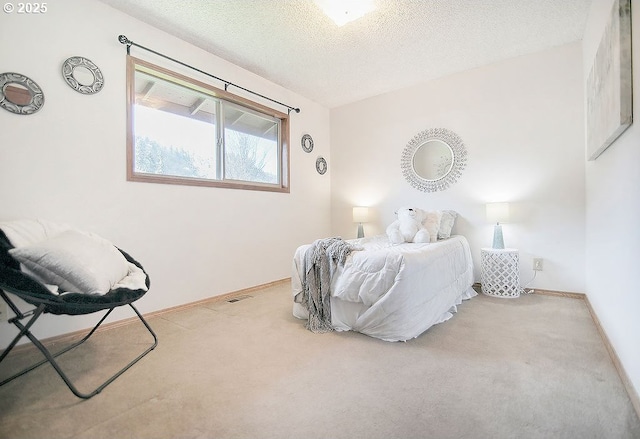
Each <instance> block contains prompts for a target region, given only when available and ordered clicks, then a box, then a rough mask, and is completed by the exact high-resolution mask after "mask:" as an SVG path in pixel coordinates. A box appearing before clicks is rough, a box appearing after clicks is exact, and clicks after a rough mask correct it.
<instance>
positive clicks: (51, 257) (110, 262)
mask: <svg viewBox="0 0 640 439" xmlns="http://www.w3.org/2000/svg"><path fill="white" fill-rule="evenodd" d="M149 285H150V281H149V276H148V275H147V273H146V272H145V271H144V268H143V267H142V265H141V264H140V263H139V262H137V261H136V260H135V259H134V258H132V257H131V256H130V255H129V254H127V253H126V252H125V251H123V250H121V249H119V248H117V247H115V246H113V244H111V243H110V242H109V241H107V240H105V239H103V238H100V237H99V236H97V235H94V234H90V233H85V232H80V231H77V230H75V229H73V228H71V227H69V226H66V225H58V224H54V223H50V222H45V221H42V220H22V221H12V222H6V223H0V297H1V298H2V299H3V300H4V301H5V302H6V303H7V305H8V306H9V308H10V309H11V310H12V311H13V313H14V314H15V316H14V317H12V318H10V319H9V320H8V322H9V323H12V324H13V325H15V326H16V327H17V328H18V331H19V332H18V334H17V335H16V337H15V338H14V339H13V341H11V343H10V344H9V345H8V347H7V348H6V349H5V350H4V352H2V354H1V355H0V366H1V365H2V362H3V360H5V359H6V358H7V355H8V354H9V352H10V351H11V350H12V349H13V348H14V347H15V346H16V345H17V343H18V341H19V340H20V339H21V338H22V337H27V338H28V339H29V340H30V341H31V342H32V343H33V344H34V345H35V346H36V347H37V348H38V349H39V350H40V351H41V352H42V354H43V355H44V357H45V358H44V359H43V360H41V361H39V362H38V363H36V364H34V365H32V366H29V367H27V368H26V369H24V370H22V371H20V372H18V373H16V374H14V375H12V376H10V377H9V378H6V379H4V380H2V381H1V382H0V386H3V385H5V384H7V383H8V382H10V381H13V380H14V379H16V378H18V377H21V376H22V375H24V374H26V373H28V372H30V371H32V370H33V369H35V368H37V367H39V366H41V365H43V364H45V363H49V364H51V366H53V368H54V369H55V370H56V372H57V373H58V375H60V377H61V378H62V380H63V381H64V382H65V383H66V385H67V387H69V389H70V390H71V391H72V392H73V393H74V394H75V395H76V396H77V397H79V398H83V399H89V398H91V397H93V396H95V395H96V394H98V393H100V392H101V391H102V390H103V389H104V388H105V387H106V386H108V385H109V384H111V383H112V382H113V381H114V380H115V379H116V378H118V377H119V376H120V375H122V374H123V373H124V372H125V371H127V370H128V369H129V368H130V367H131V366H133V365H134V364H135V363H137V362H138V361H139V360H140V359H142V357H144V356H145V355H147V354H148V353H149V352H151V351H152V350H153V349H154V348H155V347H156V346H157V345H158V338H157V337H156V334H155V333H154V332H153V330H152V329H151V327H150V326H149V324H148V323H147V322H146V321H145V319H144V318H143V317H142V315H141V314H140V312H138V310H137V309H136V308H135V306H133V302H135V301H136V300H138V299H140V298H141V297H142V296H143V295H144V294H145V293H146V292H147V291H148V289H149ZM12 296H15V297H18V298H20V299H22V300H23V301H24V302H26V303H27V304H28V305H32V306H33V307H34V308H31V309H29V310H28V311H22V310H21V309H20V307H19V306H18V304H16V302H15V300H14V299H15V298H14V297H12ZM20 306H21V307H22V308H24V307H25V306H24V304H21V305H20ZM121 306H129V307H130V308H131V309H132V310H133V312H134V313H135V314H136V315H137V317H138V318H139V319H140V321H141V322H142V324H143V325H144V326H145V327H146V329H147V330H148V331H149V333H150V334H151V336H152V337H153V344H151V346H149V347H148V348H147V349H146V350H145V351H144V352H142V353H141V354H140V355H138V356H137V357H136V358H135V359H133V360H132V361H131V362H130V363H129V364H127V365H126V366H125V367H123V368H122V369H120V370H119V371H118V372H116V373H115V374H114V375H113V376H111V377H110V378H109V379H107V380H106V381H105V382H104V383H102V384H101V385H100V386H98V387H97V388H96V389H95V390H93V391H90V392H88V393H84V392H80V391H79V390H78V389H77V388H76V386H75V385H74V384H73V382H72V381H71V380H70V378H69V377H68V376H67V374H66V373H65V372H64V371H63V370H62V368H61V367H60V365H59V364H58V362H57V361H56V357H58V356H59V355H62V354H64V353H65V352H68V351H70V350H72V349H74V348H76V347H78V346H79V345H81V344H82V343H84V342H85V341H87V340H88V339H89V338H90V337H91V336H92V335H93V334H94V333H95V332H96V330H97V329H98V328H99V327H100V325H101V324H102V323H103V322H104V321H105V320H106V318H107V317H108V316H109V314H111V312H112V311H113V310H114V309H116V308H118V307H121ZM100 311H106V313H105V314H104V315H103V317H102V318H101V319H100V321H99V322H98V323H97V324H96V325H95V327H94V328H93V329H91V331H89V332H88V334H86V335H85V336H84V337H83V338H82V339H80V340H79V341H77V342H74V343H73V344H71V345H70V346H67V347H65V348H64V349H62V350H60V351H58V352H56V353H51V352H50V351H49V349H47V348H46V347H45V346H44V344H43V343H42V342H41V341H40V340H38V338H36V336H35V335H34V334H33V333H32V332H31V327H32V326H33V325H34V324H35V323H36V321H37V320H38V318H39V317H40V316H42V315H43V314H46V313H48V314H54V315H58V316H61V317H63V318H69V317H70V316H74V315H83V314H91V313H96V312H100ZM0 370H1V368H0Z"/></svg>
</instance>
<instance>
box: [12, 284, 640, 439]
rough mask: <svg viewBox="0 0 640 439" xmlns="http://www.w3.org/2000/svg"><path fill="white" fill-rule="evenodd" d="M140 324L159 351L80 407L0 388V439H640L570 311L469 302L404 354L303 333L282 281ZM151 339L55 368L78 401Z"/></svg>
mask: <svg viewBox="0 0 640 439" xmlns="http://www.w3.org/2000/svg"><path fill="white" fill-rule="evenodd" d="M148 321H149V324H150V325H151V327H152V328H153V329H154V330H155V332H156V333H157V335H158V338H159V344H158V347H157V348H156V349H155V350H154V351H152V352H151V353H150V354H149V355H147V356H146V357H145V358H143V359H142V360H141V361H140V362H139V363H138V364H136V365H135V366H134V367H133V368H132V369H130V370H129V371H127V372H126V373H125V374H124V375H122V376H121V377H120V378H118V379H117V380H116V381H115V382H113V383H112V384H111V385H109V386H108V387H106V388H105V389H104V390H103V391H102V393H100V394H98V395H97V396H95V397H94V398H92V399H90V400H86V401H85V400H80V399H78V398H76V397H75V396H74V395H73V394H72V393H71V392H70V391H69V390H68V389H67V387H66V386H65V385H64V383H63V382H62V380H61V379H60V378H59V377H58V375H57V374H56V373H55V371H54V370H53V368H51V367H50V366H49V365H45V366H42V367H40V368H39V369H36V370H34V371H32V372H30V373H29V374H27V375H25V376H23V377H21V378H18V379H16V380H14V381H12V382H10V383H9V384H6V385H4V386H3V387H0V438H15V439H18V438H109V439H112V438H303V437H304V438H332V439H338V438H367V439H376V438H615V439H622V438H640V421H639V420H638V417H637V415H636V413H635V411H634V410H633V407H632V404H631V402H630V400H629V397H628V395H627V393H626V392H625V389H624V387H623V385H622V382H621V380H620V378H619V376H618V375H617V373H616V370H615V368H614V365H613V363H612V361H611V359H610V358H609V356H608V353H607V350H606V348H605V346H604V344H603V342H602V339H601V338H600V336H599V334H598V331H597V328H596V326H595V325H594V322H593V320H592V319H591V316H590V314H589V311H588V309H587V306H586V304H585V302H584V301H583V300H580V299H573V298H566V297H556V296H544V295H536V294H533V295H524V296H522V297H520V298H518V299H498V298H492V297H488V296H483V295H479V296H477V297H475V298H473V299H471V300H469V301H465V302H464V303H463V304H462V305H460V306H459V307H458V313H457V314H455V315H454V317H453V318H452V319H450V320H449V321H447V322H445V323H442V324H439V325H436V326H434V327H432V328H430V329H429V330H428V331H426V332H425V333H424V334H422V335H421V336H420V337H418V338H416V339H414V340H411V341H408V342H405V343H389V342H384V341H380V340H377V339H374V338H371V337H367V336H364V335H362V334H358V333H354V332H342V333H339V332H332V333H327V334H313V333H311V332H309V331H307V330H306V329H305V328H304V324H303V322H302V321H300V320H297V319H295V318H294V317H293V316H292V314H291V293H290V285H289V283H288V282H282V283H278V284H276V285H272V286H270V287H266V288H263V289H260V290H258V291H253V292H251V293H249V297H246V298H244V299H242V300H239V301H236V302H228V301H211V302H206V303H203V304H200V305H198V306H193V307H190V308H186V309H178V310H174V311H170V312H167V313H164V314H160V315H156V316H153V317H151V318H149V320H148ZM149 338H150V336H149V335H148V333H145V330H144V328H142V326H141V325H140V324H139V323H135V324H130V325H125V326H120V327H115V328H112V329H108V330H105V331H101V332H99V333H97V334H95V335H94V337H93V338H92V339H90V340H89V341H88V342H87V343H85V344H84V345H82V346H81V347H79V348H78V349H76V350H75V351H72V352H69V353H67V354H64V355H63V356H62V357H61V359H60V362H61V365H62V367H63V368H64V369H65V370H67V371H68V373H69V375H70V376H71V378H72V379H73V380H75V381H76V383H77V386H78V388H79V389H80V390H81V391H82V390H89V389H90V388H91V386H92V385H94V386H96V385H97V384H99V383H100V382H101V381H100V379H102V380H104V379H106V377H108V376H109V373H113V372H115V371H116V370H117V369H118V368H120V367H122V366H124V364H126V363H127V362H128V361H129V360H130V359H131V358H133V357H134V356H135V355H137V353H139V352H141V351H142V350H143V349H144V347H145V346H146V345H145V344H146V343H148V342H149ZM54 349H55V348H54ZM35 358H38V353H37V352H33V351H30V350H26V349H23V350H22V351H21V352H18V353H17V355H14V354H13V353H12V355H10V357H9V358H8V359H7V361H5V363H6V364H5V363H3V364H2V367H0V379H2V377H5V376H8V375H9V373H11V371H12V370H13V369H16V368H19V367H20V366H21V365H23V364H27V363H28V362H29V361H31V360H32V359H35ZM9 360H10V361H9Z"/></svg>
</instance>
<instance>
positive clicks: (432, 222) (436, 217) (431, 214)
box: [422, 210, 442, 242]
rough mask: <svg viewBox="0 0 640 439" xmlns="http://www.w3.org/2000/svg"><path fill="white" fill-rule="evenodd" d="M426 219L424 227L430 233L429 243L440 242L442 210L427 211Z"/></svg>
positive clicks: (423, 223)
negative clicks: (439, 231) (439, 232)
mask: <svg viewBox="0 0 640 439" xmlns="http://www.w3.org/2000/svg"><path fill="white" fill-rule="evenodd" d="M424 213H425V219H424V221H422V225H423V226H424V227H425V228H426V229H427V230H428V231H429V242H436V241H437V240H438V230H439V229H440V221H441V220H442V211H441V210H425V211H424Z"/></svg>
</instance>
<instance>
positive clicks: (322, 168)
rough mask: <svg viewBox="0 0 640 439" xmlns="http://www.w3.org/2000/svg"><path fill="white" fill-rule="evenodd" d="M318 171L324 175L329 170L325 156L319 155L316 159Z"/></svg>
mask: <svg viewBox="0 0 640 439" xmlns="http://www.w3.org/2000/svg"><path fill="white" fill-rule="evenodd" d="M316 171H318V174H320V175H323V174H324V173H325V172H327V161H326V160H325V159H324V157H318V158H317V159H316Z"/></svg>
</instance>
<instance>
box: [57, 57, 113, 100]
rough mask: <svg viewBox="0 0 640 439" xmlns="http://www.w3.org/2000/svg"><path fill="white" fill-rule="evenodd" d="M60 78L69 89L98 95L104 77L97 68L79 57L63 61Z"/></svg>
mask: <svg viewBox="0 0 640 439" xmlns="http://www.w3.org/2000/svg"><path fill="white" fill-rule="evenodd" d="M62 77H63V78H64V80H65V81H66V82H67V84H69V87H71V88H72V89H74V90H75V91H77V92H78V93H82V94H94V93H98V92H99V91H100V90H102V87H103V86H104V76H103V75H102V72H101V71H100V69H99V68H98V66H96V65H95V64H94V63H93V62H91V60H88V59H87V58H83V57H81V56H72V57H71V58H67V59H66V60H65V62H64V63H63V64H62Z"/></svg>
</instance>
